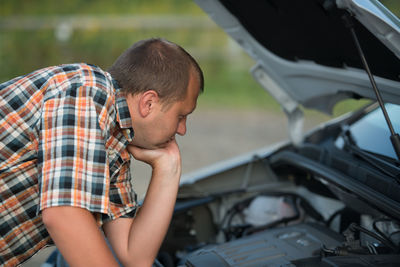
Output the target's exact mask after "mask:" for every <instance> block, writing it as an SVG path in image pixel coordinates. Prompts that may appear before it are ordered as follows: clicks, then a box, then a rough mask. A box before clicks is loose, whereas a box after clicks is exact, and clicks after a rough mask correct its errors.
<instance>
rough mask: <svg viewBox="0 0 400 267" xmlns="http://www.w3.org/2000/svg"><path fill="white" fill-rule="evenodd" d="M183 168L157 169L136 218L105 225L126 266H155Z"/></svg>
mask: <svg viewBox="0 0 400 267" xmlns="http://www.w3.org/2000/svg"><path fill="white" fill-rule="evenodd" d="M179 178H180V172H179V173H176V174H175V175H170V174H169V173H168V172H163V171H162V169H160V170H159V169H157V168H155V169H153V174H152V179H151V181H150V185H149V188H148V191H147V194H146V197H145V200H144V202H143V206H142V207H141V208H140V211H139V212H138V214H137V216H136V217H135V219H134V220H130V219H117V220H115V221H112V222H109V223H107V224H106V226H105V232H106V234H107V237H108V239H109V240H110V243H111V244H112V246H113V248H114V250H115V251H116V253H117V255H118V257H119V259H120V260H121V261H122V262H123V263H124V265H126V266H151V264H152V263H153V261H154V259H155V257H156V256H157V252H158V250H159V248H160V246H161V243H162V241H163V239H164V237H165V234H166V232H167V230H168V226H169V223H170V220H171V217H172V213H173V209H174V206H175V200H176V195H177V192H178V187H179Z"/></svg>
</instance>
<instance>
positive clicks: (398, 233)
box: [156, 0, 400, 267]
mask: <svg viewBox="0 0 400 267" xmlns="http://www.w3.org/2000/svg"><path fill="white" fill-rule="evenodd" d="M195 1H196V3H197V4H198V5H199V6H200V7H201V8H202V9H203V10H204V11H205V12H206V13H207V14H208V15H209V16H210V17H211V18H212V19H213V20H214V21H215V22H216V23H217V25H219V26H220V27H221V28H222V29H223V30H224V31H225V32H226V33H227V34H228V35H230V37H232V38H233V39H234V40H235V41H236V42H237V43H238V44H239V45H240V46H241V47H242V48H243V49H244V50H245V51H246V52H247V53H248V54H249V55H250V56H251V57H252V58H253V59H254V61H255V62H256V64H255V66H254V67H253V68H252V70H251V73H252V74H253V76H254V78H255V79H256V80H257V81H258V82H259V83H260V84H261V86H262V87H263V88H265V90H267V91H268V92H269V93H270V94H271V95H272V96H273V97H274V98H275V99H276V100H277V101H278V102H279V103H280V104H281V106H282V109H283V110H284V111H285V113H286V115H287V116H288V123H289V127H288V128H289V129H290V140H288V141H287V142H282V143H279V144H276V145H273V146H269V147H266V148H260V149H259V150H257V151H253V152H251V153H248V154H245V155H241V156H239V157H235V158H233V159H229V160H227V161H223V162H220V163H217V164H214V165H212V166H208V167H206V168H202V169H200V170H198V171H195V172H192V173H189V174H186V175H185V176H184V177H183V179H182V182H181V185H180V189H179V194H178V198H177V203H176V206H175V211H174V215H173V218H172V221H171V225H170V228H169V230H168V233H167V236H166V238H165V240H164V243H163V245H162V247H161V249H160V252H159V255H158V257H157V262H156V265H157V266H191V267H198V266H207V267H211V266H400V159H399V157H400V148H399V147H400V141H399V140H400V138H399V135H398V132H399V131H400V116H399V114H400V59H399V58H400V21H399V19H398V18H397V17H396V16H395V15H393V14H392V13H391V12H390V11H389V10H388V9H386V8H385V7H384V6H383V5H382V4H381V3H380V2H378V1H375V0H336V1H335V0H326V1H324V0H297V1H293V0H264V1H260V0H247V1H235V0H195ZM226 79H229V77H226ZM249 93H251V92H249ZM350 98H351V99H370V100H371V102H369V103H368V104H367V105H366V106H364V107H362V108H361V109H359V110H356V111H352V112H350V113H348V114H345V115H343V116H340V117H338V118H335V119H333V120H332V121H329V122H326V123H324V124H322V125H319V126H317V127H316V128H315V129H313V130H311V131H309V132H307V133H305V134H303V133H302V122H303V117H304V115H303V109H304V108H307V109H313V110H318V111H320V112H324V113H328V114H329V113H331V112H332V109H333V107H334V106H335V104H337V103H338V102H340V101H342V100H345V99H350Z"/></svg>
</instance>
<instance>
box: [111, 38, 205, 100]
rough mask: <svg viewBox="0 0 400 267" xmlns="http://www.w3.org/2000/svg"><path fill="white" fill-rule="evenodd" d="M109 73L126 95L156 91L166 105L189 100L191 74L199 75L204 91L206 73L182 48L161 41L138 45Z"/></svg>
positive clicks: (120, 57) (126, 52)
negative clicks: (187, 95)
mask: <svg viewBox="0 0 400 267" xmlns="http://www.w3.org/2000/svg"><path fill="white" fill-rule="evenodd" d="M193 71H194V72H193ZM108 72H109V73H110V74H111V76H112V77H113V78H114V79H115V80H116V81H117V82H118V84H119V86H121V88H122V90H123V91H124V92H125V93H129V94H138V93H142V92H145V91H148V90H154V91H156V92H157V93H158V95H159V97H160V99H161V101H163V102H166V103H171V102H172V101H178V100H182V99H184V98H185V96H186V89H187V87H188V83H189V78H190V74H191V73H193V74H195V75H196V76H197V79H198V82H199V86H200V91H201V92H203V90H204V78H203V72H202V70H201V68H200V66H199V65H198V64H197V62H196V60H194V58H193V57H192V56H191V55H190V54H189V53H188V52H186V51H185V50H184V49H183V48H182V47H180V46H179V45H177V44H175V43H172V42H170V41H167V40H165V39H161V38H151V39H146V40H142V41H139V42H137V43H134V44H133V45H132V46H131V47H130V48H128V49H127V50H126V51H125V52H124V53H122V54H121V56H119V57H118V59H117V60H116V61H115V62H114V64H113V65H112V66H111V67H110V68H109V69H108Z"/></svg>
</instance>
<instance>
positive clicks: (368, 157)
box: [340, 126, 400, 184]
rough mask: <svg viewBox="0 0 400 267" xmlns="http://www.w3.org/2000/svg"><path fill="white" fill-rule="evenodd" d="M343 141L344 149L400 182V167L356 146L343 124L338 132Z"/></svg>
mask: <svg viewBox="0 0 400 267" xmlns="http://www.w3.org/2000/svg"><path fill="white" fill-rule="evenodd" d="M340 136H341V137H342V139H343V142H344V149H346V150H348V151H349V152H350V153H352V154H353V155H355V156H357V157H358V158H360V159H362V160H364V161H365V162H367V163H368V164H370V165H371V166H374V167H375V168H376V169H378V170H379V171H381V172H382V173H383V174H385V175H387V176H389V177H392V178H393V179H394V180H396V182H397V183H398V184H400V168H398V167H397V166H395V165H392V164H390V163H388V162H387V161H385V160H383V159H381V158H379V157H377V156H375V155H373V154H371V153H369V152H367V151H365V150H362V149H361V148H360V147H359V146H357V144H356V142H355V141H354V138H353V137H352V134H351V131H350V130H349V128H348V126H344V127H343V130H342V132H341V134H340Z"/></svg>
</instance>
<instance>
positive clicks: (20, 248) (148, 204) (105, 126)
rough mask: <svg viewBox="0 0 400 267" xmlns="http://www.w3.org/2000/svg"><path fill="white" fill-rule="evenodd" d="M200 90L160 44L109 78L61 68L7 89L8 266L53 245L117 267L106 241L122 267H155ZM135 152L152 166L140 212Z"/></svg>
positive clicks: (89, 262)
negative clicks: (133, 175) (182, 142)
mask: <svg viewBox="0 0 400 267" xmlns="http://www.w3.org/2000/svg"><path fill="white" fill-rule="evenodd" d="M202 91H203V74H202V71H201V69H200V67H199V66H198V64H197V63H196V61H195V60H194V59H193V58H192V57H191V56H190V55H189V54H188V53H187V52H186V51H184V50H183V49H182V48H181V47H179V46H178V45H176V44H173V43H171V42H168V41H166V40H163V39H148V40H143V41H140V42H138V43H136V44H134V45H133V46H132V47H131V48H129V49H128V50H127V51H125V52H124V53H123V54H122V55H121V56H120V57H119V58H118V59H117V60H116V62H115V63H114V64H113V65H112V66H111V68H110V69H109V70H108V72H105V71H103V70H101V69H100V68H98V67H96V66H92V65H88V64H70V65H61V66H56V67H49V68H45V69H41V70H38V71H35V72H33V73H31V74H28V75H26V76H21V77H17V78H15V79H13V80H11V81H8V82H5V83H3V84H1V85H0V198H1V205H0V233H1V238H0V265H5V266H14V265H17V264H20V263H22V262H23V261H25V260H26V259H28V258H29V257H31V256H32V255H33V254H34V253H35V252H37V251H38V250H39V249H41V248H43V247H44V246H46V245H48V244H50V243H51V240H53V241H54V243H55V244H56V246H57V248H58V249H59V250H60V251H61V253H62V255H63V257H64V258H65V259H66V261H67V262H68V263H69V265H71V266H117V261H116V260H115V258H114V257H113V255H112V253H111V251H110V250H109V248H108V246H107V244H106V242H105V239H104V236H103V231H104V235H105V236H106V237H107V239H108V240H109V243H110V244H111V246H112V248H113V250H114V251H115V254H116V255H117V258H118V260H119V261H120V262H121V263H122V264H123V265H124V266H150V265H151V264H152V263H153V261H154V258H155V257H156V254H157V252H158V249H159V247H160V245H161V242H162V240H163V238H164V235H165V233H166V231H167V228H168V225H169V222H170V219H171V216H172V211H173V207H174V204H175V198H176V195H177V191H178V185H179V179H180V174H181V158H180V152H179V148H178V145H177V143H176V141H175V134H179V135H184V134H185V133H186V118H187V116H188V115H189V114H190V113H191V112H193V110H194V109H195V107H196V102H197V97H198V95H199V93H200V92H202ZM129 154H132V155H133V157H135V158H136V159H137V160H140V161H143V162H146V163H148V164H150V165H151V167H152V178H151V182H150V185H149V188H148V191H147V194H146V197H145V200H144V202H143V205H142V207H141V208H140V211H137V210H138V207H137V204H136V195H135V193H134V191H133V189H132V188H131V183H130V171H129V163H130V157H129ZM136 213H137V214H136ZM135 214H136V215H135ZM99 226H100V227H101V228H99ZM101 229H102V230H103V231H101Z"/></svg>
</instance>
